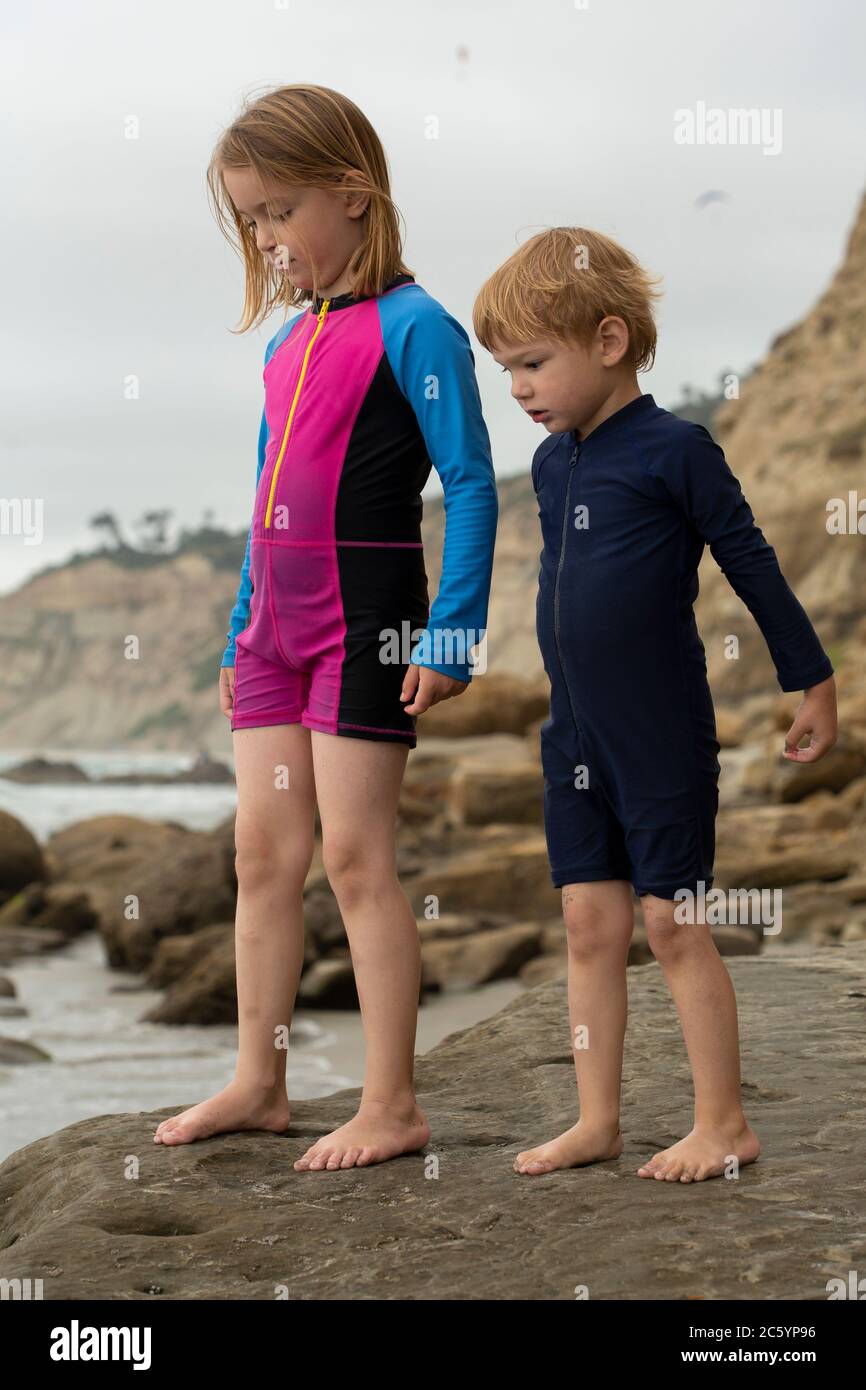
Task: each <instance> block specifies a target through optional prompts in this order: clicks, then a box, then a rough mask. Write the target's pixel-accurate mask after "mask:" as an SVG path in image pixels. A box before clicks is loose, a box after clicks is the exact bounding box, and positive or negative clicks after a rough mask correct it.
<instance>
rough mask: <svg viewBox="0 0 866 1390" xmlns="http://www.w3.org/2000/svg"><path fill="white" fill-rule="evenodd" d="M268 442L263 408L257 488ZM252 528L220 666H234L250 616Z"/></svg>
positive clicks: (248, 537) (248, 536)
mask: <svg viewBox="0 0 866 1390" xmlns="http://www.w3.org/2000/svg"><path fill="white" fill-rule="evenodd" d="M267 442H268V423H267V420H266V419H265V412H264V410H262V422H261V425H260V426H259V451H258V467H257V468H256V489H258V485H259V478H260V477H261V476H262V468H263V467H264V462H265V448H266V446H267ZM252 530H253V528H252V523H251V524H250V529H249V533H248V535H247V548H246V551H245V553H244V562H243V564H242V565H241V582H240V588H239V589H238V596H237V598H236V600H235V606H234V608H233V609H232V613H231V617H230V618H229V630H228V632H227V633H226V636H227V637H228V639H229V640H228V646H227V647H226V649H225V651H224V652H223V659H222V661H221V662H220V666H234V664H235V639H236V637H237V635H238V633H239V632H243V630H244V628H245V627H246V625H247V622H248V620H249V616H250V595H251V593H252V585H251V583H250V537H251V536H252Z"/></svg>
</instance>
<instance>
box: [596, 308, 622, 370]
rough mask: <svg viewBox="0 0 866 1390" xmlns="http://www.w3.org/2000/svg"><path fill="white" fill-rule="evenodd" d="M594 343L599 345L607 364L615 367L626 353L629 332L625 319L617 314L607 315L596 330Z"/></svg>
mask: <svg viewBox="0 0 866 1390" xmlns="http://www.w3.org/2000/svg"><path fill="white" fill-rule="evenodd" d="M596 341H597V342H599V343H600V345H601V351H602V356H603V357H604V358H606V360H607V364H608V365H609V366H615V365H616V363H617V362H620V361H621V360H622V358H623V357H624V356H625V354H626V353H627V352H628V345H629V331H628V324H627V323H626V321H625V319H621V318H620V317H619V316H618V315H617V314H608V315H607V316H606V317H605V318H603V319H602V321H601V323H600V324H599V325H598V328H597V329H596Z"/></svg>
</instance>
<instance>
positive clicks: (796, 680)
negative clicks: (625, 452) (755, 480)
mask: <svg viewBox="0 0 866 1390" xmlns="http://www.w3.org/2000/svg"><path fill="white" fill-rule="evenodd" d="M649 472H650V474H651V475H652V476H653V477H654V478H658V479H659V481H660V482H661V483H662V484H663V486H664V488H665V490H666V492H667V493H668V494H669V496H670V497H672V498H673V500H674V501H675V502H677V503H678V504H679V506H680V507H682V509H683V511H684V512H685V513H686V515H687V516H688V517H689V519H690V521H691V522H692V525H693V526H694V527H695V529H696V530H697V531H698V533H699V534H700V535H701V536H702V537H703V539H704V540H705V541H706V542H707V544H708V545H709V547H710V550H711V551H712V554H713V556H714V558H715V560H716V562H717V563H718V565H719V568H720V569H721V570H722V572H723V574H724V575H725V578H726V579H727V580H728V583H729V584H730V585H731V587H732V589H733V590H734V592H735V593H736V594H738V595H739V597H740V598H741V599H742V600H743V603H745V605H746V607H747V608H748V609H749V611H750V612H751V614H752V616H753V617H754V619H755V622H756V623H757V624H758V626H759V628H760V629H761V632H762V633H763V636H764V640H765V641H766V643H767V646H768V648H769V651H770V656H771V657H772V659H773V665H774V666H775V668H776V675H777V678H778V681H779V685H780V686H781V687H782V689H783V690H784V691H793V690H808V689H809V688H810V687H811V686H815V685H818V684H820V683H821V682H822V681H825V680H827V679H828V677H830V676H832V674H833V666H832V663H831V661H830V658H829V657H828V655H827V653H826V652H825V651H824V648H823V647H822V646H821V643H820V642H819V640H818V636H817V633H816V632H815V629H814V627H813V626H812V623H811V622H810V620H809V616H808V614H807V613H806V610H805V609H804V608H803V605H802V604H801V603H800V601H799V599H798V598H797V597H796V595H795V594H794V593H793V592H792V590H791V588H790V587H789V585H788V583H787V581H786V579H785V576H784V575H783V574H782V571H781V569H780V568H779V562H778V560H777V558H776V552H775V550H774V549H773V547H772V546H771V545H770V544H769V542H768V541H767V540H766V539H765V537H764V534H763V532H762V531H761V529H760V527H759V526H758V525H757V524H756V522H755V518H754V516H753V515H752V509H751V507H750V506H749V504H748V502H747V501H746V499H745V497H744V495H743V490H742V488H741V486H740V484H739V482H738V481H737V479H736V477H735V476H734V474H733V473H732V471H731V469H730V467H729V465H728V462H727V460H726V458H725V455H724V453H723V452H722V450H721V449H720V447H719V445H718V444H717V443H716V442H715V440H714V439H713V438H712V436H711V435H710V433H709V431H708V430H706V429H704V427H703V425H694V426H693V427H692V431H691V432H690V435H689V437H688V442H685V440H684V442H683V443H682V444H680V443H679V441H677V442H676V443H674V444H673V445H672V446H671V448H670V449H669V450H667V451H666V452H665V453H664V455H662V456H660V457H658V458H654V459H653V460H652V461H651V462H650V464H649Z"/></svg>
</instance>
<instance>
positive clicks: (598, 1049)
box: [514, 879, 634, 1177]
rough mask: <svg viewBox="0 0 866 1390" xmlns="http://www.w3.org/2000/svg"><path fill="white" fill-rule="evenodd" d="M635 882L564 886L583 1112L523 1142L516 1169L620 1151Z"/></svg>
mask: <svg viewBox="0 0 866 1390" xmlns="http://www.w3.org/2000/svg"><path fill="white" fill-rule="evenodd" d="M631 894H632V890H631V884H630V883H626V882H625V881H624V880H623V879H605V880H603V881H601V882H598V883H571V884H566V886H565V887H564V888H563V890H562V911H563V916H564V919H565V930H566V934H567V937H568V1012H569V1016H570V1019H571V1042H572V1051H573V1056H574V1067H575V1072H576V1075H577V1091H578V1096H579V1099H580V1119H579V1120H578V1121H577V1124H575V1125H572V1127H571V1129H567V1130H566V1131H565V1133H564V1134H560V1135H559V1136H558V1137H557V1138H556V1139H551V1140H550V1142H549V1143H547V1144H540V1145H539V1146H538V1148H535V1149H524V1150H523V1152H522V1153H519V1154H518V1155H517V1157H516V1159H515V1160H514V1169H515V1171H516V1172H518V1173H528V1174H529V1175H530V1176H531V1177H537V1176H539V1175H540V1174H542V1173H550V1172H552V1171H553V1169H555V1168H573V1167H577V1166H579V1165H582V1164H587V1163H599V1162H602V1161H604V1160H605V1159H608V1158H618V1157H619V1155H620V1153H621V1152H622V1136H621V1134H620V1130H619V1105H620V1088H621V1086H622V1054H623V1043H624V1039H625V1025H626V1018H627V1015H628V990H627V986H626V961H627V959H628V948H629V943H630V941H631V937H632V931H633V929H634V909H633V907H632V895H631Z"/></svg>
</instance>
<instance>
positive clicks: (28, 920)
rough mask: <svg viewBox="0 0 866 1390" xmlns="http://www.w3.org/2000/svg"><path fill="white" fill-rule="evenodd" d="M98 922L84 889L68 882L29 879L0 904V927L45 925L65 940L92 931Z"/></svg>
mask: <svg viewBox="0 0 866 1390" xmlns="http://www.w3.org/2000/svg"><path fill="white" fill-rule="evenodd" d="M98 922H99V919H98V917H97V915H96V913H95V912H94V910H93V907H92V905H91V902H90V898H89V897H88V895H87V893H84V892H82V891H81V890H80V889H79V888H77V887H75V885H74V884H68V883H49V884H45V883H30V884H28V885H27V887H26V888H22V890H21V892H20V893H16V895H15V897H14V898H10V900H9V902H7V903H4V904H3V907H2V908H0V929H2V930H5V928H6V927H7V926H13V927H38V928H40V929H43V928H46V929H48V930H51V931H56V932H59V933H60V935H61V936H62V937H63V939H64V940H65V941H72V940H73V938H75V937H76V936H81V934H82V933H83V932H87V931H93V929H94V927H96V926H97V925H98Z"/></svg>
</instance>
